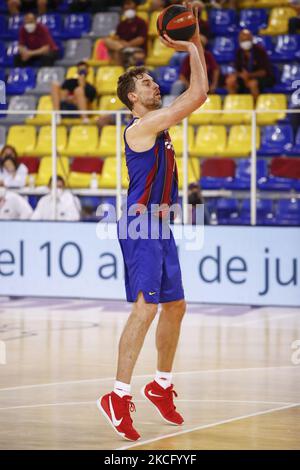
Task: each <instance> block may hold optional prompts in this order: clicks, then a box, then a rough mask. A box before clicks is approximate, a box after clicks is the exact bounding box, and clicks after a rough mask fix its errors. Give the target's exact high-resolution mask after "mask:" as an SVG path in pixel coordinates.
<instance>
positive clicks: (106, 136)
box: [97, 126, 125, 157]
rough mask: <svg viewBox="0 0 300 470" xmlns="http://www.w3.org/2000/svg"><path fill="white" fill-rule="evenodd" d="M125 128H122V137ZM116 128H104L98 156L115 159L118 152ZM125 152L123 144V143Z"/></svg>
mask: <svg viewBox="0 0 300 470" xmlns="http://www.w3.org/2000/svg"><path fill="white" fill-rule="evenodd" d="M124 130H125V127H124V126H122V128H121V135H123V132H124ZM116 142H117V138H116V126H104V127H103V129H102V132H101V135H100V139H99V145H98V148H97V155H99V156H100V157H115V156H116V151H117V143H116ZM122 152H123V143H122Z"/></svg>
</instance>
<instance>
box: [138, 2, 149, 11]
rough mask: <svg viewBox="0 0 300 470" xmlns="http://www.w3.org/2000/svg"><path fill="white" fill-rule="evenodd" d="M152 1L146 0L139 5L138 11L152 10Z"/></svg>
mask: <svg viewBox="0 0 300 470" xmlns="http://www.w3.org/2000/svg"><path fill="white" fill-rule="evenodd" d="M151 3H152V2H151V0H146V1H145V2H144V3H142V4H141V5H138V7H137V11H138V12H140V11H150V8H151Z"/></svg>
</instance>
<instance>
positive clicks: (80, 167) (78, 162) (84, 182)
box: [68, 157, 103, 188]
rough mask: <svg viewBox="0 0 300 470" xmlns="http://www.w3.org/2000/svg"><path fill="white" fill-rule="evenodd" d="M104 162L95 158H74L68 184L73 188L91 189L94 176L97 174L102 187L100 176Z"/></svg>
mask: <svg viewBox="0 0 300 470" xmlns="http://www.w3.org/2000/svg"><path fill="white" fill-rule="evenodd" d="M102 167H103V160H101V159H99V158H93V157H85V158H74V160H73V162H72V163H71V167H70V175H69V178H68V184H69V186H70V187H71V188H89V187H90V186H91V179H92V174H93V173H96V175H97V180H98V186H100V174H101V171H102Z"/></svg>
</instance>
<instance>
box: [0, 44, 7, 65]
mask: <svg viewBox="0 0 300 470" xmlns="http://www.w3.org/2000/svg"><path fill="white" fill-rule="evenodd" d="M5 60H6V47H5V44H4V43H3V42H0V66H1V67H3V66H4V65H5Z"/></svg>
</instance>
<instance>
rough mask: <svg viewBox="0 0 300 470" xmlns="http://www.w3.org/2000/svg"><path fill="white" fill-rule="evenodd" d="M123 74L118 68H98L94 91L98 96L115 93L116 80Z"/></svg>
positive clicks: (121, 69)
mask: <svg viewBox="0 0 300 470" xmlns="http://www.w3.org/2000/svg"><path fill="white" fill-rule="evenodd" d="M123 72H124V69H123V67H120V66H104V67H99V69H98V71H97V75H96V89H97V92H98V93H99V94H100V95H105V94H110V95H111V94H112V93H116V89H117V84H118V78H119V76H120V75H122V73H123Z"/></svg>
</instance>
